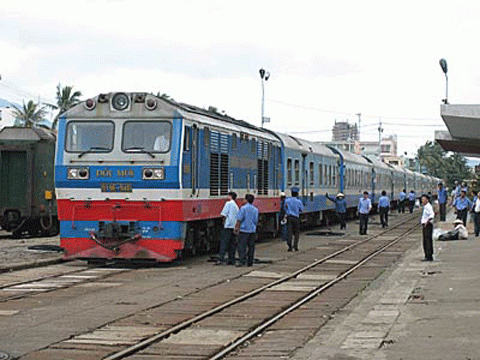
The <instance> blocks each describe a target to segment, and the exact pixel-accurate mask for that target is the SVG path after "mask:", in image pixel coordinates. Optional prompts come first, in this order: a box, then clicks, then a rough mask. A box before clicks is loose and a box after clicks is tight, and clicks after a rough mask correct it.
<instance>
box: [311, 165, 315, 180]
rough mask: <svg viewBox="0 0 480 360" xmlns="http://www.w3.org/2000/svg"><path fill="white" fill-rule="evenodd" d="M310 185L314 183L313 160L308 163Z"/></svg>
mask: <svg viewBox="0 0 480 360" xmlns="http://www.w3.org/2000/svg"><path fill="white" fill-rule="evenodd" d="M310 185H315V172H314V170H313V162H311V163H310Z"/></svg>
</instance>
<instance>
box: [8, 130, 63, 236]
mask: <svg viewBox="0 0 480 360" xmlns="http://www.w3.org/2000/svg"><path fill="white" fill-rule="evenodd" d="M54 157H55V135H54V134H53V133H52V132H51V131H48V130H45V129H41V128H20V127H6V128H3V129H2V130H1V131H0V225H1V227H2V229H3V230H6V231H9V232H12V234H13V236H14V237H20V236H23V235H24V234H25V233H27V234H29V235H31V236H37V235H47V236H48V235H56V234H57V233H58V216H57V204H56V199H55V185H54Z"/></svg>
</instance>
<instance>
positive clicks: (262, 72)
mask: <svg viewBox="0 0 480 360" xmlns="http://www.w3.org/2000/svg"><path fill="white" fill-rule="evenodd" d="M259 72H260V78H261V79H262V128H263V124H264V123H266V122H270V119H268V118H265V84H264V81H267V80H268V78H269V77H270V72H268V71H265V69H263V68H261V69H260V71H259Z"/></svg>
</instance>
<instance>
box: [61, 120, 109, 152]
mask: <svg viewBox="0 0 480 360" xmlns="http://www.w3.org/2000/svg"><path fill="white" fill-rule="evenodd" d="M114 131H115V125H114V124H113V122H111V121H95V122H92V121H70V122H69V123H68V124H67V130H66V135H65V150H66V151H68V152H89V153H99V152H110V151H112V149H113V135H114Z"/></svg>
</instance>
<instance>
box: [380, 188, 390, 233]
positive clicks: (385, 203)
mask: <svg viewBox="0 0 480 360" xmlns="http://www.w3.org/2000/svg"><path fill="white" fill-rule="evenodd" d="M389 210H390V198H389V197H388V196H387V192H386V191H385V190H383V191H382V196H380V198H379V199H378V212H379V213H380V222H381V224H382V228H385V227H388V211H389Z"/></svg>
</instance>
